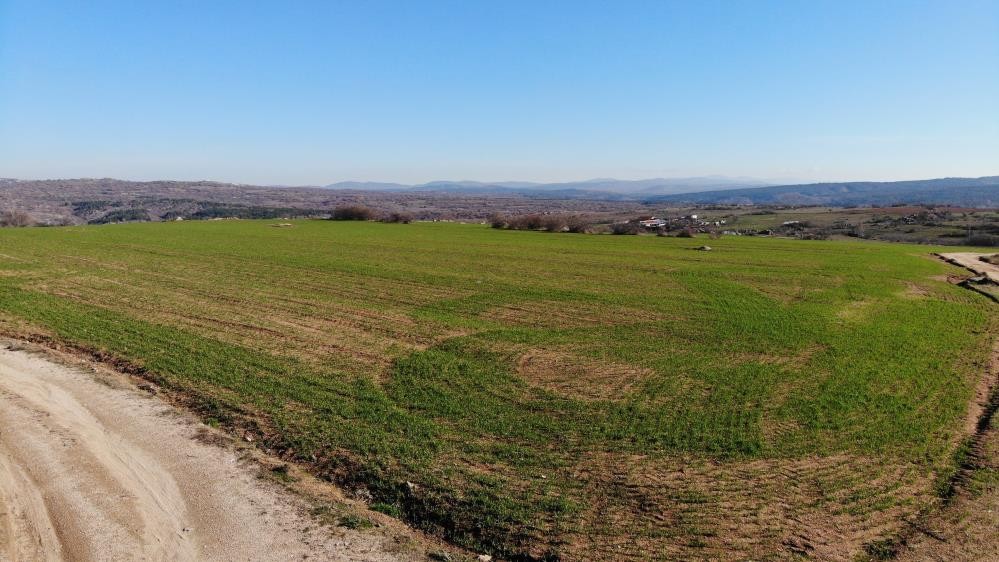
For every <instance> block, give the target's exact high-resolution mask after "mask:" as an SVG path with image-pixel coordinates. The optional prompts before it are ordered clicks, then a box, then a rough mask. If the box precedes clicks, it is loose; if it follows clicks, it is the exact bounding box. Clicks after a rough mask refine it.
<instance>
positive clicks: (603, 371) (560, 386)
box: [517, 350, 654, 400]
mask: <svg viewBox="0 0 999 562" xmlns="http://www.w3.org/2000/svg"><path fill="white" fill-rule="evenodd" d="M517 373H518V374H520V376H521V377H523V378H524V379H525V380H526V381H527V382H529V383H531V384H533V385H535V386H538V387H541V388H545V389H547V390H550V391H552V392H555V393H557V394H561V395H562V396H569V397H572V398H580V399H584V400H607V399H610V400H613V399H620V398H623V397H625V396H626V395H627V394H628V392H629V391H630V390H631V389H632V388H634V387H635V385H637V384H639V383H641V382H642V381H644V380H645V379H647V378H649V377H651V376H652V375H653V374H654V373H653V371H652V370H651V369H644V368H641V367H636V366H633V365H627V364H623V363H606V362H600V361H597V360H594V359H590V358H582V357H577V356H574V355H571V354H568V353H559V352H552V351H542V350H534V351H529V352H527V353H525V354H524V355H522V356H521V357H520V359H519V360H518V361H517Z"/></svg>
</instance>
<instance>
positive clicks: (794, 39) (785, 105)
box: [0, 0, 999, 185]
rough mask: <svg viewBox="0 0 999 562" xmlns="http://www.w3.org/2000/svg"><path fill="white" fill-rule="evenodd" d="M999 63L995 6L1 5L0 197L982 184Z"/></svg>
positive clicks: (994, 125) (1, 1)
mask: <svg viewBox="0 0 999 562" xmlns="http://www.w3.org/2000/svg"><path fill="white" fill-rule="evenodd" d="M996 60H999V3H995V2H988V1H964V2H928V3H920V4H918V5H913V4H912V3H909V2H883V3H876V4H870V3H865V2H814V3H799V2H790V1H788V2H769V3H752V4H736V3H728V2H698V3H683V2H625V3H615V4H612V5H609V4H602V3H590V2H551V3H544V4H542V5H539V4H538V3H528V2H509V3H502V4H490V5H487V4H467V3H460V2H422V3H408V2H370V3H363V4H355V3H342V4H338V3H327V2H301V3H295V4H294V5H285V4H283V3H273V2H270V3H269V2H264V3H260V4H255V5H252V6H251V5H248V4H245V3H242V2H217V3H211V4H210V5H206V4H203V3H196V2H169V3H168V2H152V3H141V4H135V3H131V2H124V1H98V2H94V3H87V4H86V5H81V4H76V3H69V2H27V1H24V0H0V76H2V77H3V78H2V80H3V83H4V87H3V88H0V177H15V178H22V179H31V178H36V179H45V178H79V177H97V178H99V177H114V178H120V179H128V180H135V181H148V180H153V179H168V180H181V181H183V180H211V181H222V182H232V183H243V184H256V185H326V184H330V183H337V182H341V181H372V182H392V183H404V184H419V183H425V182H428V181H437V180H448V179H450V178H471V180H472V181H485V182H489V181H533V182H539V183H552V182H571V181H584V180H585V179H590V178H599V177H610V178H616V179H621V180H633V179H648V178H677V177H696V176H707V175H725V176H742V177H751V178H760V179H763V180H765V181H770V182H772V183H803V182H804V183H807V182H817V181H895V180H907V179H929V178H938V177H948V176H949V177H954V176H960V177H979V176H987V175H994V174H996V173H999V170H996V169H995V167H996V164H995V160H996V158H995V155H996V154H999V104H996V103H995V100H996V99H999V74H997V73H995V72H990V70H991V69H992V68H994V66H995V61H996ZM497 178H505V179H502V180H498V179H497ZM453 181H458V180H453Z"/></svg>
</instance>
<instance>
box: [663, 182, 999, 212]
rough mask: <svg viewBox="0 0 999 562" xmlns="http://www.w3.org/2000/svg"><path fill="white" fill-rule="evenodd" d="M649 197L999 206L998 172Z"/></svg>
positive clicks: (759, 202) (770, 202)
mask: <svg viewBox="0 0 999 562" xmlns="http://www.w3.org/2000/svg"><path fill="white" fill-rule="evenodd" d="M646 202H647V203H653V204H663V203H665V204H670V203H692V204H713V203H718V204H739V205H829V206H836V207H842V206H850V205H857V206H887V205H895V204H902V203H905V204H915V203H933V204H939V205H959V206H964V207H997V206H999V176H986V177H981V178H940V179H932V180H914V181H894V182H843V183H813V184H801V185H780V186H768V187H757V188H750V189H729V190H713V191H704V192H699V193H684V194H670V195H660V196H655V197H649V198H647V199H646Z"/></svg>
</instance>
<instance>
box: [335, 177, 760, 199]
mask: <svg viewBox="0 0 999 562" xmlns="http://www.w3.org/2000/svg"><path fill="white" fill-rule="evenodd" d="M777 183H779V182H774V181H767V180H761V179H757V178H747V177H728V176H720V175H714V176H697V177H683V178H652V179H643V180H619V179H614V178H595V179H590V180H583V181H574V182H554V183H539V182H529V181H499V182H481V181H470V180H460V181H447V180H438V181H431V182H427V183H422V184H401V183H383V182H357V181H344V182H338V183H333V184H329V185H326V186H324V187H325V188H326V189H358V190H364V191H459V192H481V193H519V194H526V195H537V194H544V193H549V194H550V193H561V194H573V193H575V194H586V193H596V194H613V195H629V196H635V195H666V194H675V193H690V192H696V191H707V190H721V189H739V188H750V187H763V186H768V185H776V184H777Z"/></svg>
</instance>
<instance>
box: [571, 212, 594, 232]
mask: <svg viewBox="0 0 999 562" xmlns="http://www.w3.org/2000/svg"><path fill="white" fill-rule="evenodd" d="M565 228H566V230H568V231H569V232H573V233H576V234H586V233H587V232H590V230H592V229H593V225H592V224H590V221H588V220H586V219H585V218H583V217H581V216H579V215H570V216H568V217H566V219H565Z"/></svg>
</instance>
